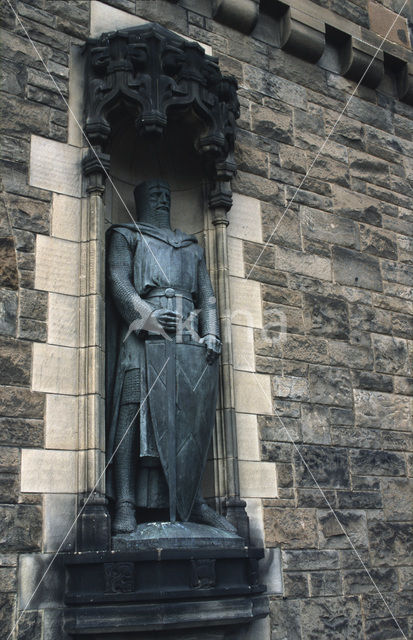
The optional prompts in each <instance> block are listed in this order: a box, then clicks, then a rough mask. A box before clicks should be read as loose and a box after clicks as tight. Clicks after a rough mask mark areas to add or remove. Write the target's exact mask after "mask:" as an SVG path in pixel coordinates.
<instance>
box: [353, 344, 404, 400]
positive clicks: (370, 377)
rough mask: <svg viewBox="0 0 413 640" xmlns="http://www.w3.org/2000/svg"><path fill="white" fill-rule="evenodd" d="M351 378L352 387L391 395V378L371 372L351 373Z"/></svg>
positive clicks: (392, 388) (392, 386)
mask: <svg viewBox="0 0 413 640" xmlns="http://www.w3.org/2000/svg"><path fill="white" fill-rule="evenodd" d="M370 353H371V352H370ZM351 377H352V380H353V385H354V387H356V388H358V389H366V390H368V391H384V392H388V393H392V391H393V390H394V380H393V378H392V377H391V376H388V375H383V374H382V373H372V372H371V371H352V373H351Z"/></svg>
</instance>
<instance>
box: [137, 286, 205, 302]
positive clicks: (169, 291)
mask: <svg viewBox="0 0 413 640" xmlns="http://www.w3.org/2000/svg"><path fill="white" fill-rule="evenodd" d="M164 296H165V297H166V298H175V297H177V298H185V300H189V301H190V302H193V297H192V293H190V292H189V291H183V290H182V289H173V288H172V287H166V288H164V289H163V288H161V287H154V288H153V289H151V290H150V291H149V293H148V294H147V295H146V296H145V300H147V299H148V298H163V297H164Z"/></svg>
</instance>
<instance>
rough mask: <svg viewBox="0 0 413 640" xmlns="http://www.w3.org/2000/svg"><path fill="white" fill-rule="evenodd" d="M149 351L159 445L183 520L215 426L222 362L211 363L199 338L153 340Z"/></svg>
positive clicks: (152, 409)
mask: <svg viewBox="0 0 413 640" xmlns="http://www.w3.org/2000/svg"><path fill="white" fill-rule="evenodd" d="M172 343H173V344H172ZM145 349H146V363H147V376H148V389H151V392H150V394H149V396H148V403H149V410H150V416H151V420H152V425H153V430H154V433H155V439H156V444H157V448H158V451H159V456H160V459H161V464H162V468H163V470H164V473H165V477H166V480H167V482H168V486H169V496H170V501H175V502H176V509H177V512H178V514H179V516H180V518H181V519H182V520H183V521H186V520H188V518H189V516H190V514H191V510H192V506H193V503H194V499H195V496H196V493H197V491H198V488H199V485H200V482H201V479H202V473H203V471H204V468H205V463H206V458H207V453H208V447H209V443H210V440H211V436H212V430H213V427H214V420H215V407H216V401H217V393H218V362H217V361H216V362H214V363H213V364H207V361H206V353H207V351H206V348H205V345H203V344H198V343H195V342H193V343H192V342H191V343H178V344H177V343H175V341H168V342H166V341H165V340H163V339H154V340H152V339H150V340H146V342H145ZM165 363H166V364H165ZM171 387H173V388H171ZM171 399H172V401H173V402H172V405H171ZM171 430H172V431H171Z"/></svg>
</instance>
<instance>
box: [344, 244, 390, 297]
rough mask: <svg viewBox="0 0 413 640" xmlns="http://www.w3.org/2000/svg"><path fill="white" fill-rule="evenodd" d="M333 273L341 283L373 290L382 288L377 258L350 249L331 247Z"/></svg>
mask: <svg viewBox="0 0 413 640" xmlns="http://www.w3.org/2000/svg"><path fill="white" fill-rule="evenodd" d="M333 273H334V278H335V280H336V282H339V283H341V284H347V285H350V286H353V287H362V288H364V289H373V290H374V291H382V289H383V285H382V281H381V273H380V266H379V262H378V260H376V259H375V258H372V257H370V256H367V255H366V254H362V253H358V252H356V251H352V250H351V249H344V248H342V247H333Z"/></svg>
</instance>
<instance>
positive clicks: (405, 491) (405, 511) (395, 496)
mask: <svg viewBox="0 0 413 640" xmlns="http://www.w3.org/2000/svg"><path fill="white" fill-rule="evenodd" d="M381 491H382V495H383V508H384V515H385V518H386V520H387V521H399V522H401V521H404V520H407V521H409V520H411V519H412V514H413V479H411V478H382V480H381Z"/></svg>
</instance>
